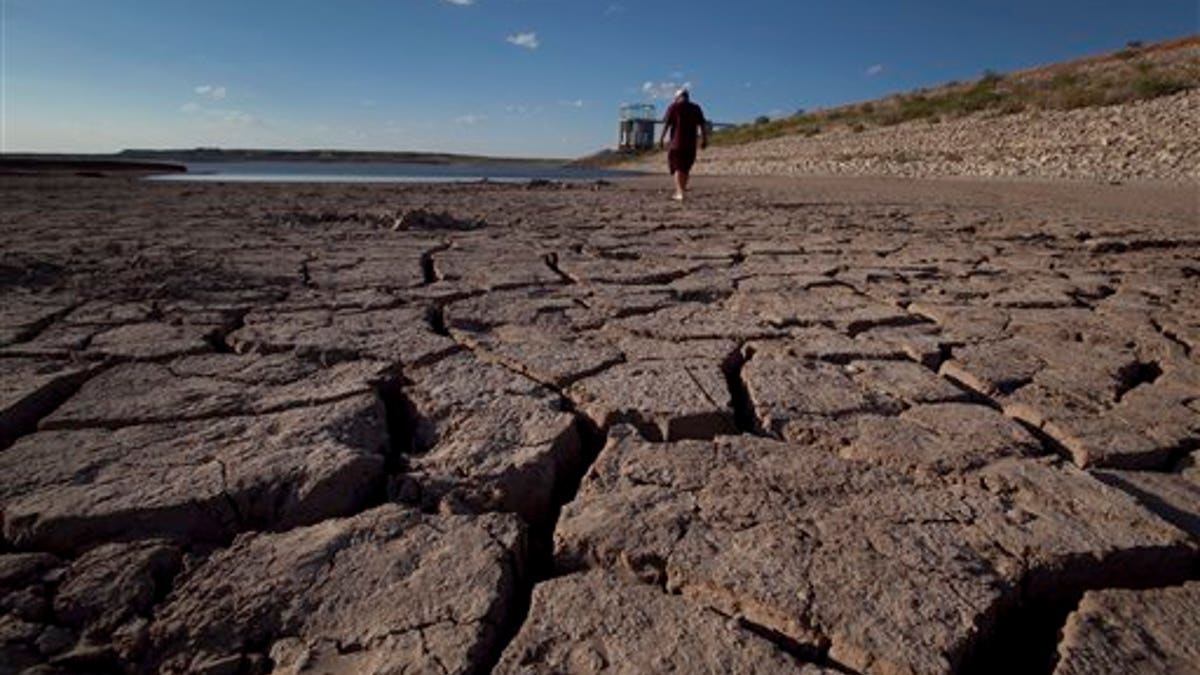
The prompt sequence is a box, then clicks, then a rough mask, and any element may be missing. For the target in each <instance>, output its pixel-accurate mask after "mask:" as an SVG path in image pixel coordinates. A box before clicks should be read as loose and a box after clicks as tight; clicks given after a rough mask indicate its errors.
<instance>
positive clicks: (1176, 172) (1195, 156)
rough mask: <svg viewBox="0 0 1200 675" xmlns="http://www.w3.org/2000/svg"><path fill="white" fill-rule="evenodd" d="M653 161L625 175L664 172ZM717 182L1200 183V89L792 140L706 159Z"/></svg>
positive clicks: (661, 163) (706, 169)
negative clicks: (849, 178) (872, 178)
mask: <svg viewBox="0 0 1200 675" xmlns="http://www.w3.org/2000/svg"><path fill="white" fill-rule="evenodd" d="M665 166H666V161H665V159H664V158H663V157H661V156H654V157H652V158H648V159H646V160H643V161H639V162H636V163H634V164H630V165H627V166H625V167H623V168H633V169H640V170H646V171H660V172H661V171H665V168H664V167H665ZM696 172H697V173H698V174H701V175H703V174H716V175H750V176H761V175H782V176H790V175H886V176H908V177H935V176H945V177H948V176H986V177H996V176H1006V177H1028V178H1066V179H1079V180H1089V181H1113V180H1163V181H1172V182H1180V183H1192V184H1194V183H1196V182H1197V181H1200V90H1191V91H1187V92H1182V93H1179V94H1175V95H1173V96H1167V97H1162V98H1157V99H1151V100H1148V101H1138V102H1134V103H1125V104H1121V105H1112V106H1103V107H1095V108H1080V109H1077V110H1070V111H1054V110H1040V111H1030V112H1022V113H1017V114H1008V115H1000V114H996V113H979V114H975V115H970V116H967V117H962V118H958V119H952V120H945V121H941V122H929V121H913V122H907V123H904V124H898V125H895V126H888V127H875V128H867V129H864V130H862V131H858V132H856V131H854V130H852V129H850V128H847V127H844V126H843V127H835V128H832V129H830V130H828V131H825V132H822V133H821V134H819V135H816V136H811V137H806V136H803V135H794V136H785V137H781V138H774V139H769V140H763V141H757V142H753V143H747V144H745V145H737V146H730V147H713V148H710V149H708V150H707V151H705V152H702V153H700V159H699V161H698V163H697V168H696Z"/></svg>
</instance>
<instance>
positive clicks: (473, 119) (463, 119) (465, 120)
mask: <svg viewBox="0 0 1200 675" xmlns="http://www.w3.org/2000/svg"><path fill="white" fill-rule="evenodd" d="M486 119H487V116H485V115H459V116H458V117H455V118H454V121H455V122H456V123H458V124H466V125H468V126H472V125H475V124H479V123H480V122H482V121H484V120H486Z"/></svg>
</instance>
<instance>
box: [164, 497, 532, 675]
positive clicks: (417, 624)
mask: <svg viewBox="0 0 1200 675" xmlns="http://www.w3.org/2000/svg"><path fill="white" fill-rule="evenodd" d="M524 545H525V544H524V533H523V528H522V526H521V525H520V523H519V522H518V521H517V519H516V518H515V517H513V516H506V515H497V514H488V515H482V516H433V515H425V514H421V513H418V512H416V511H411V510H408V509H406V508H404V507H401V506H397V505H384V506H381V507H378V508H375V509H372V510H370V511H366V512H364V513H361V514H359V515H357V516H354V517H352V518H344V519H333V520H327V521H324V522H322V523H319V524H317V525H312V526H308V527H302V528H297V529H294V530H291V531H288V532H282V533H272V534H247V535H243V536H241V537H239V538H238V539H237V540H236V541H235V542H234V543H233V545H232V546H231V547H230V548H228V549H225V550H222V551H219V552H217V553H215V554H213V556H211V557H210V558H209V559H208V560H207V561H205V562H204V563H203V564H202V565H201V566H200V567H198V568H197V569H196V570H195V571H194V572H193V573H191V574H190V575H189V576H188V578H187V580H186V581H184V582H183V583H182V584H181V585H179V586H178V587H177V588H176V589H175V590H174V591H172V593H171V595H170V596H169V597H168V598H167V600H166V602H165V603H164V604H163V605H162V606H161V607H160V608H159V609H158V610H157V611H156V612H155V617H154V621H153V623H152V624H151V626H150V634H149V643H150V647H149V650H148V654H147V659H148V661H149V662H150V663H156V664H158V665H157V667H156V672H161V673H164V674H169V673H181V672H193V671H195V670H197V669H199V670H203V669H205V668H209V667H211V666H210V665H206V664H217V663H227V662H234V661H241V660H242V659H250V658H252V657H253V656H254V655H255V654H258V655H261V656H266V655H267V654H268V653H270V654H271V655H272V658H274V659H276V660H277V661H278V662H279V663H280V665H281V667H282V668H283V670H282V672H401V671H405V670H412V669H416V670H435V669H442V670H444V671H446V672H456V673H460V672H474V671H476V670H477V669H478V668H479V667H481V665H482V664H483V662H484V660H485V659H486V658H487V655H488V654H489V653H490V652H491V651H492V650H493V649H495V648H496V641H497V640H498V639H499V637H500V633H499V631H500V626H502V625H504V624H505V623H506V622H507V621H509V620H510V618H511V615H512V612H513V611H514V610H515V602H516V599H515V593H516V592H517V588H518V587H519V584H521V583H522V578H523V574H524V568H523V566H524ZM300 664H304V666H303V667H301V666H300Z"/></svg>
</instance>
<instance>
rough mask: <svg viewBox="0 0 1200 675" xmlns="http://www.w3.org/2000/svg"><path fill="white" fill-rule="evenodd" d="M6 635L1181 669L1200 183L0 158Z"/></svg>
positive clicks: (326, 652)
mask: <svg viewBox="0 0 1200 675" xmlns="http://www.w3.org/2000/svg"><path fill="white" fill-rule="evenodd" d="M2 187H3V193H4V201H3V204H2V205H0V218H2V222H3V228H4V233H5V242H4V248H3V253H2V257H0V300H2V302H3V307H4V311H3V315H2V322H0V363H3V364H4V367H3V370H2V372H0V393H2V398H0V448H2V449H0V531H2V538H0V672H6V673H7V672H22V671H25V672H29V673H82V672H87V673H109V672H111V673H151V672H160V673H185V672H187V673H206V674H210V675H217V674H224V673H262V672H277V673H302V672H313V673H402V672H422V673H424V672H454V673H467V672H488V671H491V672H499V673H511V672H546V673H549V672H580V673H583V672H601V671H608V672H628V673H633V672H687V673H694V672H771V673H779V672H803V673H819V672H828V673H850V672H862V673H948V672H1046V673H1049V672H1061V673H1100V672H1164V673H1166V672H1196V671H1197V670H1198V669H1200V614H1198V613H1197V612H1196V611H1195V608H1196V607H1197V606H1200V582H1198V581H1197V580H1198V579H1200V565H1198V562H1200V556H1198V548H1197V545H1198V539H1197V537H1198V536H1200V468H1198V467H1197V456H1196V450H1197V447H1198V446H1200V356H1198V354H1197V351H1196V350H1197V347H1198V346H1200V263H1198V262H1197V261H1200V225H1198V223H1200V214H1198V213H1197V205H1198V202H1197V191H1196V188H1195V187H1193V186H1164V185H1157V186H1156V185H1122V186H1116V185H1095V184H1065V183H1063V184H1054V183H1021V182H999V181H994V182H983V181H970V180H956V181H905V180H894V179H891V180H889V179H803V180H784V179H775V180H772V179H701V180H700V181H699V182H698V184H697V194H696V197H695V199H694V200H693V201H692V202H690V203H688V204H687V205H683V206H680V205H677V204H674V203H671V202H669V201H668V200H667V199H666V196H667V191H666V186H665V185H664V180H663V179H654V180H642V179H638V180H629V181H621V182H619V183H617V184H595V185H592V184H580V185H574V186H560V185H557V184H540V183H539V184H534V185H528V186H524V185H494V184H492V185H487V184H482V185H462V186H337V185H324V186H310V185H293V186H281V185H274V186H273V185H259V186H252V185H216V184H214V185H184V184H153V183H145V182H136V181H124V180H76V179H33V178H28V179H27V178H10V179H3V183H2Z"/></svg>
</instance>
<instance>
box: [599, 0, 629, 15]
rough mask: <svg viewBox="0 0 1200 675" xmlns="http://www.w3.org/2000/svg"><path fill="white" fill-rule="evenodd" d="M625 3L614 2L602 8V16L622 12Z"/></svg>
mask: <svg viewBox="0 0 1200 675" xmlns="http://www.w3.org/2000/svg"><path fill="white" fill-rule="evenodd" d="M624 13H625V5H622V4H620V3H617V2H614V3H612V4H610V5H609V6H608V7H606V8H605V9H604V16H613V15H615V14H624Z"/></svg>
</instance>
